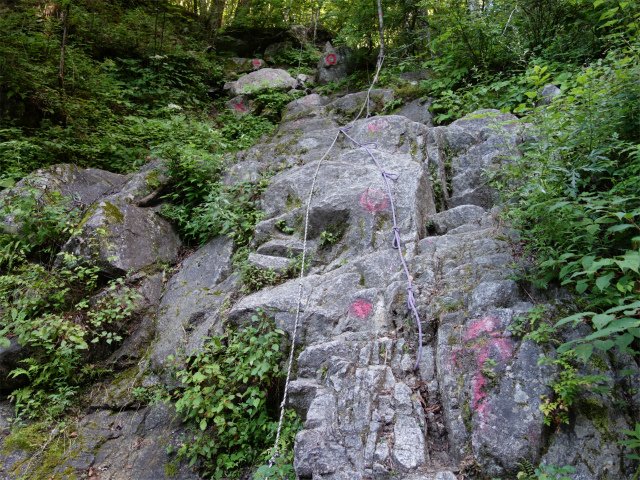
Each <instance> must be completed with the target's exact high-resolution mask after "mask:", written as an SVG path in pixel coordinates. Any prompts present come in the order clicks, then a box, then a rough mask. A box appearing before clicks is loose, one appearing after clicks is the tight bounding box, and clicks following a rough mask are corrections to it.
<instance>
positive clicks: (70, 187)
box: [0, 164, 127, 233]
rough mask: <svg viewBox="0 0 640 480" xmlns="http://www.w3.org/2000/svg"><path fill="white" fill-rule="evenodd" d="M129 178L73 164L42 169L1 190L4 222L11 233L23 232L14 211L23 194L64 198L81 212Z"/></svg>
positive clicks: (46, 199)
mask: <svg viewBox="0 0 640 480" xmlns="http://www.w3.org/2000/svg"><path fill="white" fill-rule="evenodd" d="M126 181H127V177H126V176H124V175H119V174H117V173H111V172H107V171H105V170H99V169H97V168H87V169H82V168H79V167H77V166H75V165H71V164H60V165H53V166H51V167H46V168H41V169H39V170H36V171H35V172H33V173H31V174H29V175H27V176H26V177H25V178H23V179H22V180H20V181H19V182H18V183H16V184H15V185H14V186H13V187H11V188H9V189H6V190H3V191H1V192H0V224H3V225H2V228H3V229H4V231H5V232H7V233H19V231H20V227H21V225H20V224H19V223H17V222H16V217H15V214H14V213H12V212H14V211H15V208H16V207H15V203H16V200H17V199H18V198H20V197H25V196H30V197H32V198H34V199H36V200H37V201H39V202H40V203H53V202H59V201H61V200H62V201H63V202H64V204H65V206H66V207H67V208H68V209H69V210H76V211H79V210H81V209H82V208H86V207H87V206H89V205H91V204H92V203H93V202H95V201H96V200H98V199H99V198H101V197H103V196H105V195H107V194H108V193H110V192H111V191H113V190H114V189H115V188H117V187H118V186H120V185H122V184H124V183H125V182H126Z"/></svg>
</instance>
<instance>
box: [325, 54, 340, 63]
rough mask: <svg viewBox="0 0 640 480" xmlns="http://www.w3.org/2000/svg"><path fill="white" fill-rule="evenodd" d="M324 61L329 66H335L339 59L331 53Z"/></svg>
mask: <svg viewBox="0 0 640 480" xmlns="http://www.w3.org/2000/svg"><path fill="white" fill-rule="evenodd" d="M324 61H325V62H327V65H333V64H334V63H336V62H337V61H338V58H337V57H336V56H335V54H333V53H330V54H329V55H327V56H326V57H325V58H324Z"/></svg>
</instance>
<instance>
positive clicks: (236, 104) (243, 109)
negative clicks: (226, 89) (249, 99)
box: [233, 98, 247, 113]
mask: <svg viewBox="0 0 640 480" xmlns="http://www.w3.org/2000/svg"><path fill="white" fill-rule="evenodd" d="M242 102H244V98H243V99H242V100H240V103H234V104H233V106H234V107H236V111H235V112H234V113H238V112H239V111H241V110H242V111H243V112H246V111H247V109H246V108H244V107H243V106H242Z"/></svg>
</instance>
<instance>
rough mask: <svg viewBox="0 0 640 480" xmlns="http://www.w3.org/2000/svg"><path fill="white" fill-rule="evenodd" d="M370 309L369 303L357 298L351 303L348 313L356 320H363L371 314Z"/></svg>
mask: <svg viewBox="0 0 640 480" xmlns="http://www.w3.org/2000/svg"><path fill="white" fill-rule="evenodd" d="M371 308H372V305H371V304H370V303H369V302H367V301H366V300H364V299H362V298H359V299H358V300H356V301H355V302H353V305H351V308H349V311H350V312H351V313H353V314H354V315H355V316H356V317H358V318H365V317H366V316H367V315H369V313H370V312H371Z"/></svg>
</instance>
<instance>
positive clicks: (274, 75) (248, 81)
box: [229, 68, 296, 96]
mask: <svg viewBox="0 0 640 480" xmlns="http://www.w3.org/2000/svg"><path fill="white" fill-rule="evenodd" d="M295 84H296V81H295V79H294V78H293V77H292V76H291V75H289V73H288V72H286V71H285V70H280V69H277V68H263V69H261V70H258V71H256V72H251V73H248V74H247V75H245V76H243V77H240V78H239V79H238V80H237V81H235V82H233V83H232V84H231V85H230V86H229V88H230V92H231V95H232V96H237V95H248V96H253V95H257V94H259V93H261V92H263V91H265V90H267V89H275V90H280V91H283V92H287V91H289V90H291V89H292V88H293V87H294V86H295Z"/></svg>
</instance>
